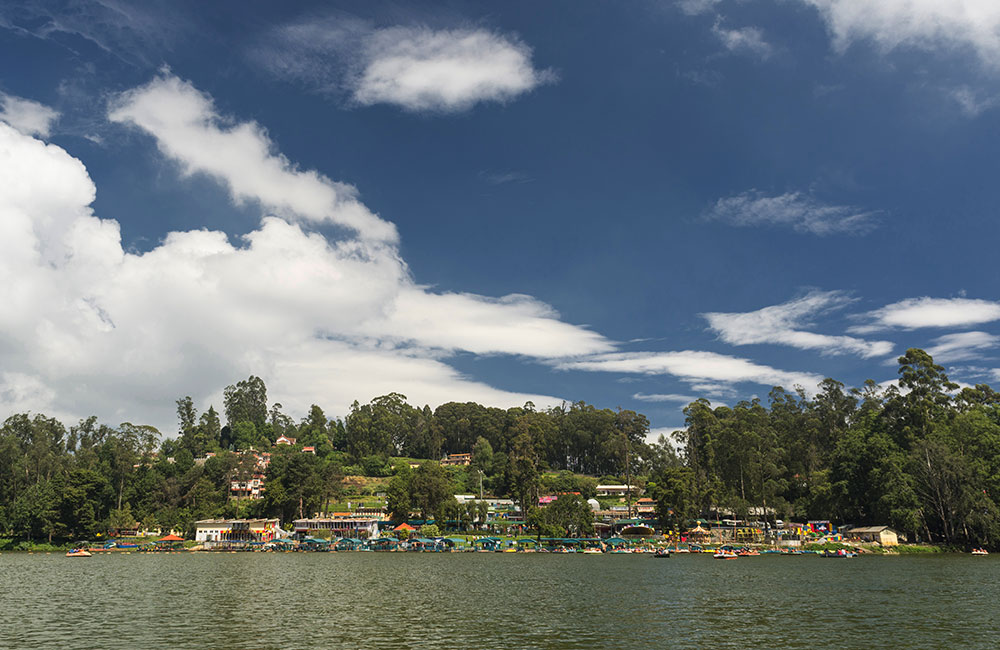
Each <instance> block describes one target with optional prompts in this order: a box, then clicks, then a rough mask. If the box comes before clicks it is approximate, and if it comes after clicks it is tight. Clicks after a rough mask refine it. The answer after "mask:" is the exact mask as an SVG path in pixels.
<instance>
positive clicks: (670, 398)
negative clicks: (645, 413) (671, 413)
mask: <svg viewBox="0 0 1000 650" xmlns="http://www.w3.org/2000/svg"><path fill="white" fill-rule="evenodd" d="M632 399H634V400H638V401H640V402H678V403H680V404H690V403H691V402H693V401H695V400H696V399H698V398H697V397H692V396H691V395H678V394H676V393H666V394H653V395H647V394H645V393H636V394H635V395H633V396H632Z"/></svg>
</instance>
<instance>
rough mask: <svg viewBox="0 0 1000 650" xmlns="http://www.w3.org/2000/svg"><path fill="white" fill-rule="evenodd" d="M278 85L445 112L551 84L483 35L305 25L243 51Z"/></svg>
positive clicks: (519, 52)
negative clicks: (285, 82)
mask: <svg viewBox="0 0 1000 650" xmlns="http://www.w3.org/2000/svg"><path fill="white" fill-rule="evenodd" d="M250 56H251V58H252V59H253V60H254V61H256V62H257V63H258V64H260V65H261V66H262V67H264V68H265V69H267V70H269V71H271V72H272V73H274V74H275V75H277V76H280V77H281V78H283V79H284V78H291V79H296V80H298V81H302V82H305V83H306V84H308V85H310V86H312V87H313V88H316V89H317V90H319V91H321V92H325V93H333V94H343V95H346V96H348V97H349V98H350V100H351V101H353V102H354V103H356V104H358V105H362V106H370V105H373V104H391V105H394V106H398V107H400V108H402V109H404V110H407V111H413V112H442V113H451V112H457V111H464V110H468V109H469V108H471V107H473V106H474V105H476V104H478V103H482V102H501V103H502V102H507V101H510V100H512V99H514V98H516V97H518V96H520V95H522V94H524V93H527V92H529V91H531V90H533V89H534V88H536V87H538V86H539V85H542V84H545V83H550V82H552V81H554V80H555V74H554V73H553V72H552V71H551V70H545V69H538V68H536V67H535V66H534V64H533V63H532V51H531V48H530V47H529V46H528V45H527V44H525V43H524V42H522V41H521V40H520V39H518V38H516V37H514V36H511V35H507V34H501V33H499V32H493V31H489V30H486V29H479V28H477V29H441V30H435V29H431V28H428V27H388V28H383V29H374V28H372V27H371V26H369V25H368V24H366V23H364V22H362V21H358V20H345V19H343V18H341V17H339V16H338V17H336V18H319V19H317V18H312V19H310V20H308V21H302V22H298V23H292V24H288V25H284V26H281V27H279V28H277V29H276V30H274V31H273V32H271V33H270V34H269V35H268V37H267V39H266V40H265V41H264V42H263V43H261V44H260V45H259V46H258V47H257V48H255V49H253V50H252V51H251V52H250Z"/></svg>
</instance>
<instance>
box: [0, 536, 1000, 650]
mask: <svg viewBox="0 0 1000 650" xmlns="http://www.w3.org/2000/svg"><path fill="white" fill-rule="evenodd" d="M998 603H1000V557H997V556H990V557H985V558H976V557H971V556H968V555H926V556H898V557H858V558H855V559H848V560H843V559H825V558H820V557H814V556H793V557H779V556H766V555H765V556H761V557H752V558H741V559H739V560H735V561H719V560H714V559H712V557H711V556H709V555H689V556H685V555H679V556H674V557H672V558H670V559H654V558H652V557H650V556H640V555H549V554H498V553H454V554H432V553H390V554H379V553H277V554H274V553H240V554H216V553H175V554H164V555H156V554H148V555H147V554H137V553H133V554H129V555H123V554H107V555H95V557H93V558H87V559H74V558H65V557H63V556H62V555H60V554H52V555H39V554H35V555H27V554H23V553H4V554H2V555H0V647H3V648H32V649H35V648H81V649H82V648H123V649H124V648H129V649H130V650H132V649H136V648H153V647H156V648H158V649H163V650H167V649H171V650H173V649H180V648H199V649H204V648H214V649H221V650H229V649H234V650H235V649H244V648H246V649H248V650H249V649H255V650H260V649H268V648H337V647H348V648H351V647H358V648H406V647H416V648H455V649H464V648H497V647H502V648H506V649H508V650H515V649H517V648H652V647H655V648H668V647H669V648H743V647H749V646H758V647H766V648H804V647H814V646H827V647H838V648H840V647H845V648H846V647H857V648H862V647H864V648H877V647H888V646H893V647H901V648H947V647H957V646H961V647H966V648H968V647H982V648H994V647H997V646H998V645H1000V616H998V614H1000V605H998Z"/></svg>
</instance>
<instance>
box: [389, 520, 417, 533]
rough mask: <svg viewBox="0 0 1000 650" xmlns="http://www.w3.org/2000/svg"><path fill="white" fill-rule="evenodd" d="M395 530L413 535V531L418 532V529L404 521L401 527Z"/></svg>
mask: <svg viewBox="0 0 1000 650" xmlns="http://www.w3.org/2000/svg"><path fill="white" fill-rule="evenodd" d="M393 530H402V531H405V532H407V533H412V532H413V531H415V530H416V528H414V527H413V526H411V525H410V524H408V523H406V522H405V521H404V522H403V523H401V524H400V525H398V526H396V527H395V528H393Z"/></svg>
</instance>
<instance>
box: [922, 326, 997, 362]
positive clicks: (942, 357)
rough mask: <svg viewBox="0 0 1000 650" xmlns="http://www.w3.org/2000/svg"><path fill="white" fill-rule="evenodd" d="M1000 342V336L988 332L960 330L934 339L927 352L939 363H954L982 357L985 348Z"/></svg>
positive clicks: (991, 347)
mask: <svg viewBox="0 0 1000 650" xmlns="http://www.w3.org/2000/svg"><path fill="white" fill-rule="evenodd" d="M998 344H1000V336H994V335H993V334H989V333H987V332H959V333H956V334H945V335H944V336H939V337H938V338H936V339H934V345H933V346H931V347H929V348H927V350H926V352H927V353H928V354H929V355H931V356H932V357H934V360H935V361H936V362H938V363H952V362H955V361H967V360H969V359H981V358H982V355H983V351H984V350H990V349H993V348H995V347H997V345H998Z"/></svg>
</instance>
